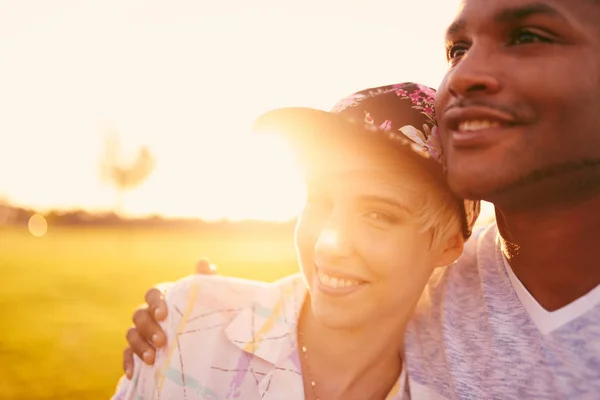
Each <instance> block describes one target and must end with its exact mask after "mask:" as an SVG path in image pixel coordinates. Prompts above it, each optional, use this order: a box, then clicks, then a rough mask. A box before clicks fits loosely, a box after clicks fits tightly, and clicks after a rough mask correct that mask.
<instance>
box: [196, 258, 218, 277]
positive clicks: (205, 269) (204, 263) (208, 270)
mask: <svg viewBox="0 0 600 400" xmlns="http://www.w3.org/2000/svg"><path fill="white" fill-rule="evenodd" d="M196 273H197V274H200V275H214V274H216V273H217V267H216V266H215V265H213V264H211V263H210V262H209V261H208V260H207V259H205V258H201V259H200V260H198V262H197V263H196Z"/></svg>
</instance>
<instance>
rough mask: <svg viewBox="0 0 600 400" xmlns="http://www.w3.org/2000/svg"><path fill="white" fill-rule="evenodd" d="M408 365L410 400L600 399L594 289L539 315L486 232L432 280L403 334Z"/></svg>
mask: <svg viewBox="0 0 600 400" xmlns="http://www.w3.org/2000/svg"><path fill="white" fill-rule="evenodd" d="M599 241H600V239H599ZM599 244H600V242H599ZM540 250H541V251H543V249H540ZM565 268H569V266H568V265H565ZM599 268H600V265H599ZM406 363H407V368H408V388H409V390H410V394H411V398H412V399H413V400H418V399H434V400H438V399H439V400H441V399H477V400H481V399H508V400H512V399H514V400H517V399H536V400H541V399H596V400H597V399H600V285H599V286H596V288H594V289H593V290H592V291H591V292H589V293H588V294H586V295H585V296H583V297H581V298H579V299H577V300H576V301H574V302H573V303H571V304H569V305H567V306H565V307H563V308H561V309H559V310H556V311H553V312H549V311H547V310H545V309H543V308H542V307H541V306H540V305H539V303H537V301H536V300H535V299H534V298H533V297H532V296H531V295H530V294H529V292H527V290H526V289H525V287H524V286H523V285H522V284H521V282H520V281H519V280H518V279H517V277H516V276H515V275H514V273H513V272H512V270H511V269H510V266H509V265H508V263H507V262H506V259H505V258H504V256H503V253H502V251H501V245H500V241H499V236H498V231H497V228H496V226H495V225H492V226H489V227H486V228H485V229H483V230H481V231H479V232H478V233H477V234H475V235H474V237H472V238H471V239H470V240H469V242H468V243H467V244H466V246H465V253H464V255H463V256H462V257H461V258H460V260H459V261H458V262H457V263H456V264H454V265H452V266H450V267H448V268H446V269H444V270H440V271H438V272H436V273H435V274H434V276H432V279H431V281H430V284H429V286H428V288H427V289H426V291H425V292H424V295H423V298H422V301H421V303H420V304H419V306H418V307H417V310H416V313H415V317H414V318H413V320H412V321H411V323H410V324H409V326H408V328H407V332H406Z"/></svg>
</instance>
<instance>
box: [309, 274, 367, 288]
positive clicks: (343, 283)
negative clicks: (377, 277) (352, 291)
mask: <svg viewBox="0 0 600 400" xmlns="http://www.w3.org/2000/svg"><path fill="white" fill-rule="evenodd" d="M317 276H318V278H319V281H320V282H321V283H322V284H323V285H324V286H327V287H330V288H333V289H339V288H347V287H353V286H358V285H360V284H361V282H360V281H357V280H354V279H348V278H341V277H338V276H330V275H327V274H326V273H324V272H322V271H321V270H317Z"/></svg>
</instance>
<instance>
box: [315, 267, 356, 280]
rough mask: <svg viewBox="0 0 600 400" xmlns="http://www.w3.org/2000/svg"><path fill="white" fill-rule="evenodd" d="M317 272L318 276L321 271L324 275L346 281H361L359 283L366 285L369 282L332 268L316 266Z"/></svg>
mask: <svg viewBox="0 0 600 400" xmlns="http://www.w3.org/2000/svg"><path fill="white" fill-rule="evenodd" d="M315 270H316V273H317V274H318V273H319V271H321V272H323V273H324V274H326V275H329V276H331V277H334V278H342V279H346V280H352V281H359V282H365V283H366V282H367V280H366V279H363V278H361V277H360V276H358V275H354V274H349V273H347V272H346V271H340V270H337V269H334V268H330V267H320V266H318V265H316V264H315Z"/></svg>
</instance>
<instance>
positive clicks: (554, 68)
mask: <svg viewBox="0 0 600 400" xmlns="http://www.w3.org/2000/svg"><path fill="white" fill-rule="evenodd" d="M598 21H600V1H598V0H538V1H532V0H465V1H463V3H462V7H461V9H460V12H459V14H458V15H457V17H456V19H455V21H454V22H453V23H452V24H451V25H450V27H449V28H448V31H447V35H446V36H447V37H446V42H447V56H448V61H449V70H448V73H447V74H446V76H445V78H444V80H443V82H442V84H441V86H440V90H439V92H438V98H437V102H436V109H437V115H438V119H439V125H440V127H439V128H440V134H441V139H442V145H443V148H444V152H445V154H444V157H445V163H446V168H447V177H448V181H449V183H450V186H451V187H452V189H453V190H454V191H456V193H457V194H458V195H460V196H464V197H468V198H472V199H482V200H487V201H490V202H492V203H493V204H494V206H495V209H496V219H497V225H493V226H490V227H487V228H486V229H484V230H483V231H481V232H479V233H478V234H477V235H475V236H474V237H473V238H472V239H471V240H470V242H469V243H467V245H466V249H465V253H464V255H463V256H462V258H461V259H460V260H459V261H458V262H457V263H456V264H455V265H453V266H451V267H449V268H447V269H446V270H444V271H443V272H442V273H440V274H437V275H435V276H433V277H432V280H431V282H430V285H429V288H428V289H427V290H426V292H425V293H424V296H423V301H422V304H421V305H420V306H419V307H418V308H417V310H416V311H415V315H414V317H413V320H412V322H411V323H410V325H409V326H408V328H407V332H406V362H407V369H408V376H409V387H410V392H411V396H412V398H413V399H421V398H427V399H484V398H502V399H523V398H531V399H596V398H598V396H599V394H600V322H599V321H600V286H599V283H600V261H599V260H600V246H599V244H600V239H598V238H600V211H599V210H600V113H599V112H598V110H599V109H600V23H598ZM140 315H141V314H138V317H140ZM146 318H148V314H146ZM139 321H140V320H139V319H138V322H139ZM138 325H139V324H138ZM150 332H152V330H150ZM136 333H137V332H136ZM141 333H142V335H143V334H144V332H141ZM131 338H132V339H136V338H135V337H134V336H131ZM160 339H161V337H159V341H160ZM134 341H135V340H134ZM158 344H160V343H158Z"/></svg>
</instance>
